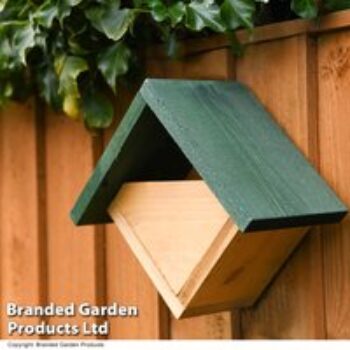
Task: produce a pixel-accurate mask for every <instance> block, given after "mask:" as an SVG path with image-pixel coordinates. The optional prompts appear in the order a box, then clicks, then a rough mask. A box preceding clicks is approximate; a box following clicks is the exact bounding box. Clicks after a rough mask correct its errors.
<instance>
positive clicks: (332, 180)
mask: <svg viewBox="0 0 350 350" xmlns="http://www.w3.org/2000/svg"><path fill="white" fill-rule="evenodd" d="M318 50H319V61H318V67H319V73H318V74H319V97H320V98H319V113H320V114H319V115H320V117H319V118H320V123H319V130H320V157H321V172H322V174H323V176H324V177H325V178H326V179H327V181H328V183H329V184H330V185H331V186H332V187H333V188H334V190H335V191H336V193H337V194H338V195H339V196H340V198H341V199H342V200H343V201H344V203H345V204H347V205H348V206H350V187H349V184H350V183H349V179H350V162H349V159H350V121H349V114H350V99H349V94H348V92H349V88H350V70H349V68H350V37H349V31H344V32H342V33H337V34H328V35H325V36H321V37H320V38H319V47H318ZM322 233H323V242H324V245H323V246H324V278H325V311H326V320H327V324H326V326H327V337H328V338H331V339H339V338H340V339H349V338H350V299H349V295H350V254H349V249H350V217H349V215H348V216H347V217H346V218H345V219H344V220H343V222H342V223H340V224H337V225H329V226H324V227H322Z"/></svg>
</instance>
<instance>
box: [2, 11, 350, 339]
mask: <svg viewBox="0 0 350 350" xmlns="http://www.w3.org/2000/svg"><path fill="white" fill-rule="evenodd" d="M239 36H240V38H241V40H242V41H244V42H246V43H248V45H247V48H246V50H245V53H244V55H243V57H240V58H235V57H234V56H233V55H232V54H231V52H230V49H229V44H228V42H227V40H226V39H225V38H223V37H214V38H209V39H202V40H199V41H193V42H190V43H189V44H186V45H184V47H183V48H182V53H183V58H182V60H181V61H176V62H174V61H172V62H170V61H168V60H166V59H164V58H162V57H160V56H159V57H156V54H157V53H156V52H153V53H152V57H151V58H149V60H148V71H149V75H150V76H154V77H168V78H194V79H197V78H198V79H237V80H239V81H242V82H244V83H246V84H247V85H249V86H250V87H251V88H252V89H253V90H254V91H255V93H256V95H257V96H258V97H259V98H260V99H261V101H262V102H263V103H264V104H265V106H266V107H267V109H269V111H271V112H272V114H273V115H274V116H275V117H276V119H277V121H278V122H279V123H280V125H281V126H282V127H283V128H284V129H285V130H286V132H287V133H288V134H289V135H290V137H291V138H292V139H293V140H294V141H295V143H296V144H297V145H298V146H299V147H300V149H301V150H302V151H303V152H304V153H305V154H306V156H307V157H308V158H309V159H310V160H311V161H312V162H313V163H314V164H315V166H316V167H317V168H318V169H319V170H320V172H321V173H322V175H323V176H324V177H325V178H326V179H327V181H328V183H329V184H330V185H331V186H332V187H333V188H334V189H335V190H336V192H337V193H338V195H339V196H340V197H341V198H342V200H343V201H344V202H345V203H347V204H348V205H349V206H350V186H349V184H350V162H349V159H350V119H349V115H350V97H349V96H350V95H349V91H350V11H343V12H338V13H334V14H331V15H328V16H327V17H325V18H323V19H321V21H320V22H318V23H312V22H307V21H303V20H296V21H292V22H285V23H282V24H274V25H269V26H265V27H261V28H259V29H256V30H255V31H254V34H253V36H252V37H249V35H247V34H246V33H240V34H239ZM131 98H132V92H127V91H124V92H123V93H122V95H121V96H120V98H119V99H118V101H117V106H116V109H117V119H118V118H119V119H120V118H121V116H122V115H123V112H124V111H125V109H126V107H127V106H128V103H129V102H130V100H131ZM112 129H113V128H112ZM112 131H113V130H108V131H107V132H105V133H103V134H102V133H101V134H98V135H94V136H92V135H91V134H89V132H87V131H86V130H85V129H84V128H83V126H82V125H81V124H78V123H74V122H72V121H69V120H68V119H66V118H64V117H63V116H61V115H56V114H54V113H52V112H49V111H47V110H44V108H43V107H42V106H40V105H38V104H37V103H36V102H35V101H30V102H29V103H27V104H25V105H10V106H8V107H7V108H6V109H5V110H3V111H1V112H0V292H1V294H0V295H1V299H0V300H1V318H0V320H1V323H0V334H1V337H2V338H7V337H8V336H7V321H8V320H7V317H6V315H5V310H4V308H5V305H6V303H7V302H9V301H12V302H17V303H19V304H27V305H30V304H47V303H49V302H55V303H59V304H66V303H69V302H75V303H77V304H79V303H81V302H90V303H92V304H106V303H112V302H114V301H117V302H120V303H126V304H136V305H138V306H139V309H140V316H139V317H138V318H133V319H130V318H128V319H126V318H111V319H110V321H111V331H110V335H109V338H111V339H120V338H129V339H140V338H153V339H160V338H161V339H164V338H165V339H167V338H170V339H184V338H187V339H188V338H190V339H191V338H203V339H210V338H212V339H227V338H233V339H251V338H269V339H280V338H282V339H285V338H350V298H349V295H350V254H349V251H350V222H349V218H348V217H347V218H346V219H345V220H344V221H343V223H342V224H339V225H330V226H325V227H322V228H315V229H313V230H312V232H310V234H309V235H308V237H307V238H306V239H305V240H304V241H303V242H302V243H301V245H300V246H299V247H298V249H297V250H296V251H295V252H294V253H293V255H292V256H291V258H290V259H289V260H288V261H287V263H286V264H285V266H284V267H283V268H282V269H281V271H280V272H279V273H278V275H277V276H276V278H275V279H274V281H273V282H272V283H271V285H270V286H269V288H268V289H267V290H266V291H265V293H264V294H263V295H262V297H261V298H260V300H259V301H258V302H257V304H256V305H255V306H254V307H252V308H248V309H242V310H232V311H230V312H229V311H228V312H223V313H219V314H214V315H208V316H201V317H195V318H191V319H185V320H181V321H177V320H175V319H173V318H172V317H171V315H170V314H169V312H168V310H167V308H166V306H165V305H164V304H163V302H162V300H161V298H160V297H159V295H158V294H157V292H156V290H155V289H154V287H153V286H152V284H151V283H150V281H149V280H148V278H147V276H146V275H145V273H144V272H143V270H142V268H141V267H140V266H139V264H138V262H137V261H136V259H135V258H134V256H133V255H132V254H131V252H130V250H129V248H128V247H127V246H126V244H125V242H124V241H123V239H122V238H121V236H120V234H119V233H118V232H117V229H116V228H115V227H114V226H113V225H106V226H97V227H80V228H77V227H75V226H74V225H73V224H72V222H71V221H70V219H69V211H70V209H71V207H72V205H73V203H74V201H75V199H76V197H77V195H78V193H79V192H80V190H81V189H82V187H83V185H84V184H85V182H86V180H87V178H88V176H89V175H90V173H91V171H92V169H93V168H94V164H95V162H96V160H97V159H98V156H99V155H100V154H101V152H102V150H103V148H104V146H105V145H106V143H107V142H108V140H109V138H110V136H111V133H112ZM267 248H268V247H267ZM20 321H21V322H22V323H23V322H24V319H21V320H20ZM35 321H36V322H39V321H41V320H35ZM47 321H48V322H50V323H55V322H57V318H52V319H48V320H47ZM65 321H67V320H65V319H59V322H60V323H64V322H65ZM69 321H70V322H72V319H70V320H69ZM73 321H74V322H76V323H80V322H82V319H81V318H80V319H79V318H76V319H74V320H73ZM30 322H31V323H32V322H33V320H31V321H30Z"/></svg>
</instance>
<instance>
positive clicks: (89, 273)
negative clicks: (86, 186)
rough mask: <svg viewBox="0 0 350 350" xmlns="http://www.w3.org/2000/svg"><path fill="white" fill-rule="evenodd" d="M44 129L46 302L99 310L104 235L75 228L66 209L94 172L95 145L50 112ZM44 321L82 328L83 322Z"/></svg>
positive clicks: (78, 319)
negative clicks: (89, 305) (90, 305)
mask: <svg viewBox="0 0 350 350" xmlns="http://www.w3.org/2000/svg"><path fill="white" fill-rule="evenodd" d="M46 125H47V127H46V175H47V181H46V187H47V256H48V302H55V303H58V304H62V305H65V304H68V303H71V302H73V303H75V304H76V305H79V304H81V303H83V302H89V303H91V304H93V305H99V304H104V303H105V286H104V276H105V271H104V246H103V240H102V239H101V237H102V235H103V232H100V230H101V229H100V228H99V229H98V228H96V227H93V226H91V227H84V228H77V227H75V226H74V225H73V223H72V222H71V221H70V219H69V210H70V207H71V203H72V202H73V201H74V200H75V198H76V197H77V194H78V192H79V189H80V188H81V186H82V185H83V183H84V182H85V181H86V179H87V177H88V175H89V173H90V172H91V171H92V169H93V168H94V166H95V161H96V158H97V154H96V153H99V152H98V151H99V145H98V143H99V142H100V141H99V140H98V139H93V138H92V137H91V135H90V134H89V132H88V131H87V130H86V129H84V128H83V127H82V125H81V124H79V123H74V122H72V121H71V120H69V119H67V118H66V117H64V116H62V115H58V114H54V113H50V112H49V113H48V114H47V121H46ZM49 321H50V323H52V324H57V323H64V321H69V322H70V323H73V324H80V325H81V323H82V322H83V317H82V316H76V317H75V318H74V319H72V318H67V319H64V318H57V317H56V318H51V319H50V320H49ZM79 337H80V338H81V337H82V336H81V335H80V336H78V338H79Z"/></svg>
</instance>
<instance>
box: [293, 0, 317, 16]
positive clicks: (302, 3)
mask: <svg viewBox="0 0 350 350" xmlns="http://www.w3.org/2000/svg"><path fill="white" fill-rule="evenodd" d="M290 6H291V9H292V11H294V12H295V13H296V14H297V15H298V16H299V17H301V18H306V19H311V18H315V17H317V12H318V8H317V4H316V1H315V0H292V2H291V4H290Z"/></svg>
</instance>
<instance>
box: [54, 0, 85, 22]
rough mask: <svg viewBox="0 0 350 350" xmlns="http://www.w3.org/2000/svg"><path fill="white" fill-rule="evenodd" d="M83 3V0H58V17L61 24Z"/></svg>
mask: <svg viewBox="0 0 350 350" xmlns="http://www.w3.org/2000/svg"><path fill="white" fill-rule="evenodd" d="M81 2H82V0H57V3H56V6H57V10H58V15H57V16H58V20H59V21H60V23H61V24H62V23H63V20H64V19H65V18H66V17H68V16H69V15H70V14H71V12H72V8H73V7H74V6H77V5H79V4H80V3H81Z"/></svg>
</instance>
